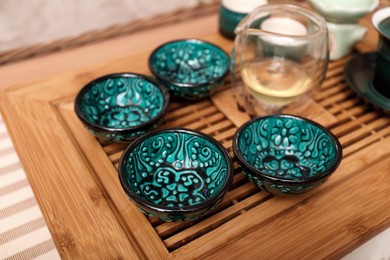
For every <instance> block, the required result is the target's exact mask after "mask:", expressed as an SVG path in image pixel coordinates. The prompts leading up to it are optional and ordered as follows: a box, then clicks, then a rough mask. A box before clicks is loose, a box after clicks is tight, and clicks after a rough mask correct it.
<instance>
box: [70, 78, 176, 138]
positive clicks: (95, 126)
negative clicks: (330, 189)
mask: <svg viewBox="0 0 390 260" xmlns="http://www.w3.org/2000/svg"><path fill="white" fill-rule="evenodd" d="M121 77H124V78H140V79H143V80H145V81H148V82H149V83H151V84H153V85H154V86H156V87H157V88H158V89H159V90H160V91H161V93H162V95H163V100H164V105H163V107H162V109H161V110H160V111H159V112H158V114H157V115H156V116H155V117H154V118H152V119H151V120H149V121H147V122H143V123H142V124H139V125H135V126H131V127H123V128H112V127H106V126H102V125H99V124H96V123H94V122H91V121H90V120H88V119H87V117H86V116H85V115H84V113H83V112H81V109H80V103H81V99H82V97H83V96H84V94H85V92H87V91H88V90H89V89H91V88H92V87H93V86H94V85H95V84H97V83H99V82H101V81H103V80H107V79H110V78H121ZM169 103H170V97H169V93H168V90H167V89H166V88H165V87H164V86H163V85H162V84H161V83H159V82H158V81H156V80H154V79H153V78H151V77H148V76H145V75H142V74H138V73H133V72H118V73H111V74H106V75H103V76H101V77H98V78H95V79H93V80H92V81H90V82H88V83H87V84H85V85H84V86H83V87H82V88H81V89H80V91H79V92H78V93H77V95H76V97H75V101H74V110H75V112H76V114H77V116H78V118H79V119H80V120H81V121H82V122H83V123H84V124H86V125H87V126H88V127H90V128H92V129H93V130H95V131H99V132H105V133H112V134H114V133H121V134H123V133H127V132H129V133H131V132H133V131H135V130H141V129H143V128H147V127H148V126H150V125H153V124H154V123H156V122H157V121H158V120H160V119H161V118H162V117H163V116H164V115H165V114H166V112H167V111H168V106H169Z"/></svg>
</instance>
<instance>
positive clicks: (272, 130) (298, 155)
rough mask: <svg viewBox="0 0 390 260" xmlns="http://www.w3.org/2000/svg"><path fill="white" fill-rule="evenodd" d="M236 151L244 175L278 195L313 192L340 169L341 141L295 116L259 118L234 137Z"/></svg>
mask: <svg viewBox="0 0 390 260" xmlns="http://www.w3.org/2000/svg"><path fill="white" fill-rule="evenodd" d="M233 151H234V154H235V155H236V157H237V160H238V163H239V165H240V167H241V169H242V172H243V173H244V174H245V175H246V176H247V177H248V178H249V180H251V181H252V182H253V183H254V184H255V185H256V186H257V187H259V188H260V189H262V190H264V191H267V192H269V193H272V194H276V195H295V194H301V193H305V192H307V191H310V190H313V189H314V188H316V187H318V186H320V185H321V184H322V183H324V182H325V181H326V180H327V179H328V178H329V176H330V175H331V174H332V173H333V172H334V171H335V170H336V169H337V167H338V166H339V164H340V162H341V158H342V147H341V145H340V142H339V141H338V139H337V138H336V137H335V136H334V135H333V134H332V133H331V132H330V131H329V130H327V129H326V128H325V127H323V126H321V125H319V124H317V123H315V122H313V121H311V120H309V119H305V118H301V117H298V116H292V115H270V116H264V117H258V118H255V119H253V120H251V121H249V122H247V123H245V124H244V125H242V126H241V127H240V128H239V129H238V130H237V132H236V133H235V135H234V138H233Z"/></svg>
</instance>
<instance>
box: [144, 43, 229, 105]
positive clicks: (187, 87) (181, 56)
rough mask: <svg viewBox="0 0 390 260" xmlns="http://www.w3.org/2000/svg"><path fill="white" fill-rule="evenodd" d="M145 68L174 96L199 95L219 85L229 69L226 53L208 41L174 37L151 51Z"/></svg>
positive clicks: (205, 95) (198, 97)
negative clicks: (174, 38) (176, 38)
mask: <svg viewBox="0 0 390 260" xmlns="http://www.w3.org/2000/svg"><path fill="white" fill-rule="evenodd" d="M149 69H150V71H151V72H152V73H153V75H154V76H155V77H156V78H157V80H158V81H160V82H162V83H163V84H164V85H165V86H166V87H167V88H168V89H169V91H170V93H171V94H173V95H174V96H175V97H179V98H185V99H192V100H193V99H201V98H205V97H208V96H210V95H211V94H212V93H213V92H214V91H215V90H216V89H217V88H218V87H220V86H222V85H223V82H224V80H225V78H226V76H227V74H228V72H229V56H228V55H227V54H226V52H225V51H224V50H222V49H221V48H220V47H218V46H216V45H214V44H212V43H209V42H205V41H201V40H196V39H186V40H176V41H171V42H168V43H165V44H163V45H161V46H159V47H157V48H156V49H155V50H154V51H153V52H152V54H151V55H150V57H149Z"/></svg>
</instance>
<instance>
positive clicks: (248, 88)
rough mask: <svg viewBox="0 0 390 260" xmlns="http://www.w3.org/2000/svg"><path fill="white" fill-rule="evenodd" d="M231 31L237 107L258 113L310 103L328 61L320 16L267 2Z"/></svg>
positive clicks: (325, 38)
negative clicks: (233, 35)
mask: <svg viewBox="0 0 390 260" xmlns="http://www.w3.org/2000/svg"><path fill="white" fill-rule="evenodd" d="M235 33H236V39H235V43H234V50H233V53H232V59H231V72H232V83H233V87H234V90H235V95H236V98H237V101H238V103H239V106H240V107H241V108H243V109H245V111H246V112H248V113H249V114H252V115H259V114H264V112H266V113H278V112H282V111H284V110H285V109H286V108H288V111H289V112H291V111H294V109H299V108H302V106H304V105H305V104H307V103H309V102H308V101H309V100H310V99H311V98H312V96H313V94H314V93H315V92H316V91H317V90H318V89H319V88H320V86H321V83H322V82H323V80H324V78H325V74H326V71H327V65H328V60H329V47H328V32H327V28H326V22H325V20H324V19H323V18H322V17H321V16H319V15H317V14H315V13H313V12H311V11H309V10H307V9H304V8H302V7H299V6H295V5H287V4H275V5H266V6H261V7H258V8H257V9H255V10H254V11H253V12H252V13H250V14H249V15H248V16H246V17H245V18H244V19H243V20H242V21H241V22H240V24H239V25H238V26H237V28H236V31H235Z"/></svg>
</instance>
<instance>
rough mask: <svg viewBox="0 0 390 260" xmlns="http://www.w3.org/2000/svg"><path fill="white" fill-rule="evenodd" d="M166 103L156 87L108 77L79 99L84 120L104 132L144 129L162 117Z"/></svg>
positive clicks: (132, 78)
mask: <svg viewBox="0 0 390 260" xmlns="http://www.w3.org/2000/svg"><path fill="white" fill-rule="evenodd" d="M165 104H166V101H165V99H164V93H163V92H162V90H161V89H160V88H159V87H157V86H156V85H155V84H154V83H152V82H149V81H148V80H146V79H145V78H142V77H137V76H112V77H105V78H102V79H100V80H97V81H95V82H92V83H90V86H89V87H87V88H86V89H85V91H84V92H82V94H81V96H80V99H79V109H80V111H81V113H82V115H83V116H84V118H85V119H86V120H87V121H88V122H90V123H92V124H95V125H98V126H100V127H104V128H113V129H123V128H132V127H136V126H139V125H142V124H144V123H146V122H148V121H151V120H153V119H154V118H156V117H158V115H159V114H161V112H162V110H163V109H164V106H165Z"/></svg>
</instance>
